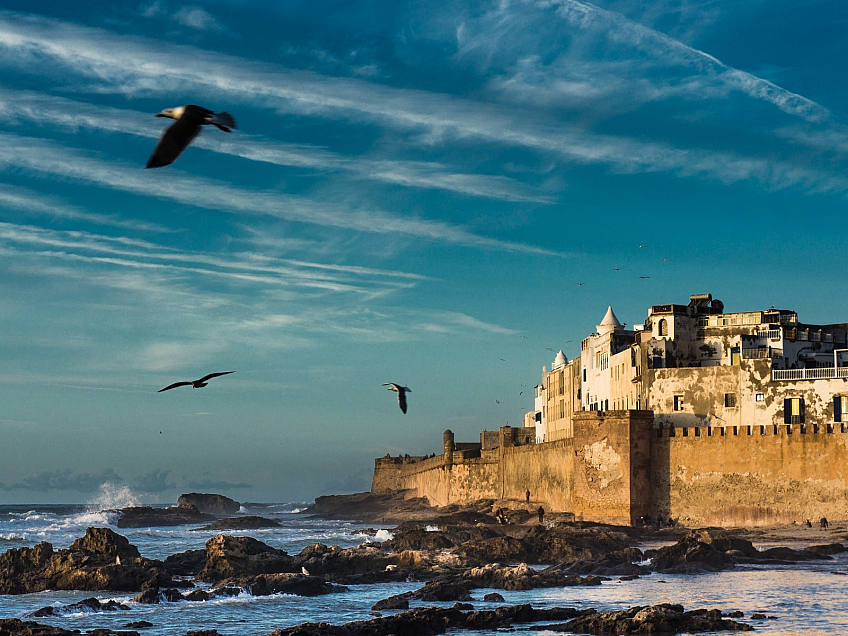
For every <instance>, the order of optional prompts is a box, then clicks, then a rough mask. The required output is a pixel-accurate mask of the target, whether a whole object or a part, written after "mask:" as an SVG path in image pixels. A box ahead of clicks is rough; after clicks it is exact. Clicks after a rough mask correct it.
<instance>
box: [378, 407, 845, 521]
mask: <svg viewBox="0 0 848 636" xmlns="http://www.w3.org/2000/svg"><path fill="white" fill-rule="evenodd" d="M653 420H654V416H653V413H652V412H651V411H612V412H609V411H608V412H603V411H586V412H580V413H575V415H574V437H573V438H571V439H561V440H556V441H553V442H545V443H540V444H533V443H527V442H528V440H529V439H530V437H529V435H520V434H519V435H517V434H516V431H515V429H512V430H509V429H508V427H504V428H502V429H501V431H499V441H500V443H501V446H500V447H498V448H495V449H493V450H481V449H480V448H465V449H464V450H456V448H457V446H459V447H463V445H455V444H454V443H453V434H452V433H450V432H449V431H446V432H445V440H444V450H445V452H444V453H443V454H442V455H437V456H434V457H430V458H427V457H384V458H380V459H377V460H376V463H375V470H374V481H373V485H372V491H373V492H381V491H385V490H409V492H410V495H411V496H426V497H427V498H428V499H429V500H430V501H431V502H432V503H433V504H435V505H440V506H444V505H447V504H451V503H462V502H470V501H474V500H477V499H512V500H517V501H523V500H524V493H525V491H526V490H527V489H529V490H530V493H531V501H532V502H538V503H540V504H541V505H543V506H544V507H545V509H546V510H548V511H558V512H571V513H574V514H575V516H577V517H578V518H583V519H586V520H591V521H606V522H612V523H623V524H627V523H633V522H634V521H635V520H636V519H637V518H639V517H641V516H643V515H650V516H651V517H652V518H657V517H658V516H660V517H662V518H668V517H672V518H674V519H677V520H679V521H681V522H682V523H684V524H686V525H692V526H703V525H723V526H753V525H767V524H774V523H788V522H791V521H797V522H802V521H804V520H805V519H810V520H813V521H815V520H818V519H820V518H821V517H828V518H829V519H833V520H835V519H846V518H848V427H845V428H843V425H842V424H833V425H828V426H817V425H809V426H804V427H803V428H802V427H801V426H799V425H769V426H750V427H749V426H736V427H733V426H729V427H706V426H699V427H695V426H690V427H686V428H680V427H678V428H674V429H668V428H663V429H658V428H654V427H653V426H654V423H653ZM449 433H450V434H449ZM534 505H535V504H534Z"/></svg>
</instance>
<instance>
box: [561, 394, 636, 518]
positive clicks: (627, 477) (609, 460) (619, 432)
mask: <svg viewBox="0 0 848 636" xmlns="http://www.w3.org/2000/svg"><path fill="white" fill-rule="evenodd" d="M652 425H653V413H651V412H650V411H607V412H598V411H585V412H581V413H575V414H574V468H573V472H572V474H573V495H572V497H573V505H574V508H573V510H574V513H575V514H576V515H578V516H582V517H583V518H584V519H587V520H590V521H604V522H611V523H621V524H630V523H632V522H634V521H635V520H636V518H637V517H639V516H642V515H643V514H645V513H646V512H647V511H648V510H649V501H650V494H649V493H650V486H649V481H648V480H649V478H650V474H651V470H650V465H651V464H650V462H651V451H650V449H651V441H652V440H651V433H652V428H651V427H652Z"/></svg>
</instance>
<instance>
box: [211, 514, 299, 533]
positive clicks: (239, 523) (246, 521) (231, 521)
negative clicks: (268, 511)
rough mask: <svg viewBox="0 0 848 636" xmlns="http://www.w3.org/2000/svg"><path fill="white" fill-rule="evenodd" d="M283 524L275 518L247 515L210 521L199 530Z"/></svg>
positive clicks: (265, 526)
mask: <svg viewBox="0 0 848 636" xmlns="http://www.w3.org/2000/svg"><path fill="white" fill-rule="evenodd" d="M281 527H282V524H280V522H278V521H274V520H273V519H266V518H265V517H255V516H251V515H246V516H244V517H228V518H227V519H219V520H218V521H214V522H213V523H210V524H209V525H208V526H203V527H202V528H198V530H256V529H258V528H281Z"/></svg>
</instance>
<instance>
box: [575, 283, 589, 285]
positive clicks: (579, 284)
mask: <svg viewBox="0 0 848 636" xmlns="http://www.w3.org/2000/svg"><path fill="white" fill-rule="evenodd" d="M574 284H575V285H585V284H586V283H574Z"/></svg>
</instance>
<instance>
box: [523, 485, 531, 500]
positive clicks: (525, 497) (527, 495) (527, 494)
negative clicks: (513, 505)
mask: <svg viewBox="0 0 848 636" xmlns="http://www.w3.org/2000/svg"><path fill="white" fill-rule="evenodd" d="M524 499H525V501H527V503H530V489H529V488H528V489H527V492H525V493H524Z"/></svg>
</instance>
